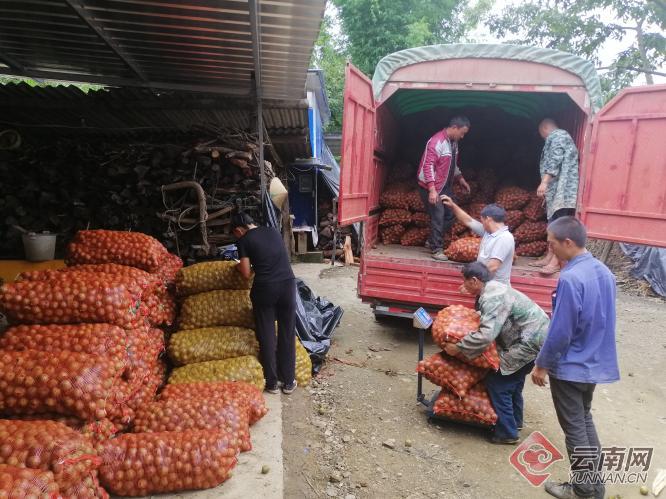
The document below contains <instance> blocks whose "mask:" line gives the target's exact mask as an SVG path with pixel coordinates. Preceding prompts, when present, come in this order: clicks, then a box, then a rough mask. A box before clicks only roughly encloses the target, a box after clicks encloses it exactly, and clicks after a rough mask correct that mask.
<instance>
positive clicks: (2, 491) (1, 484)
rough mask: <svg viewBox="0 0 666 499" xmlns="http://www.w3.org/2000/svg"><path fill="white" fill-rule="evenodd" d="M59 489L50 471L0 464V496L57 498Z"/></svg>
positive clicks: (37, 498)
mask: <svg viewBox="0 0 666 499" xmlns="http://www.w3.org/2000/svg"><path fill="white" fill-rule="evenodd" d="M60 497H62V496H61V495H60V489H59V488H58V484H57V483H55V480H54V479H53V473H51V472H50V471H40V470H33V469H30V468H20V467H17V466H8V465H6V464H0V498H2V499H25V498H30V499H58V498H60Z"/></svg>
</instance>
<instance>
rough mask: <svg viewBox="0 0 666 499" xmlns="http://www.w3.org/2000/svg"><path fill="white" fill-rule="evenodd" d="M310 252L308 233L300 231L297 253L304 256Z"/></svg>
mask: <svg viewBox="0 0 666 499" xmlns="http://www.w3.org/2000/svg"><path fill="white" fill-rule="evenodd" d="M307 252H308V233H307V232H303V231H300V232H298V233H297V243H296V253H297V254H299V255H304V254H306V253H307Z"/></svg>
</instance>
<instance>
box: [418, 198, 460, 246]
mask: <svg viewBox="0 0 666 499" xmlns="http://www.w3.org/2000/svg"><path fill="white" fill-rule="evenodd" d="M419 194H420V195H421V200H422V201H423V204H424V205H425V207H426V210H428V215H430V237H429V238H428V242H429V243H430V249H431V250H432V252H433V253H436V252H437V251H439V250H441V249H443V248H444V234H446V231H447V230H449V228H450V227H451V226H452V225H453V222H455V217H454V216H453V211H452V210H450V209H449V208H447V207H446V206H444V205H443V204H442V202H441V201H440V200H439V199H438V200H437V202H436V203H435V204H430V203H429V202H428V189H424V188H423V187H420V186H419ZM439 194H440V195H442V194H446V195H447V196H452V195H453V193H452V191H451V188H450V187H447V186H444V188H443V189H442V191H441V192H440V193H439Z"/></svg>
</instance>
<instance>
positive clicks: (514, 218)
mask: <svg viewBox="0 0 666 499" xmlns="http://www.w3.org/2000/svg"><path fill="white" fill-rule="evenodd" d="M524 220H525V215H524V214H523V212H522V211H520V210H508V211H507V212H506V220H505V222H504V223H506V226H507V227H508V228H509V230H510V231H511V232H513V231H514V230H516V229H517V228H518V226H520V224H521V223H523V221H524Z"/></svg>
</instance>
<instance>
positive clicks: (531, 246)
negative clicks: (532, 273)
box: [516, 241, 548, 256]
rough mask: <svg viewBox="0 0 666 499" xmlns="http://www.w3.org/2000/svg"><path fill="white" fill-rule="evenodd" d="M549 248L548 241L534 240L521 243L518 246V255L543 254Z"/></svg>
mask: <svg viewBox="0 0 666 499" xmlns="http://www.w3.org/2000/svg"><path fill="white" fill-rule="evenodd" d="M547 250H548V243H547V242H546V241H532V242H531V243H524V244H519V245H518V246H517V247H516V255H518V256H542V255H543V254H544V253H546V251H547Z"/></svg>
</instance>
